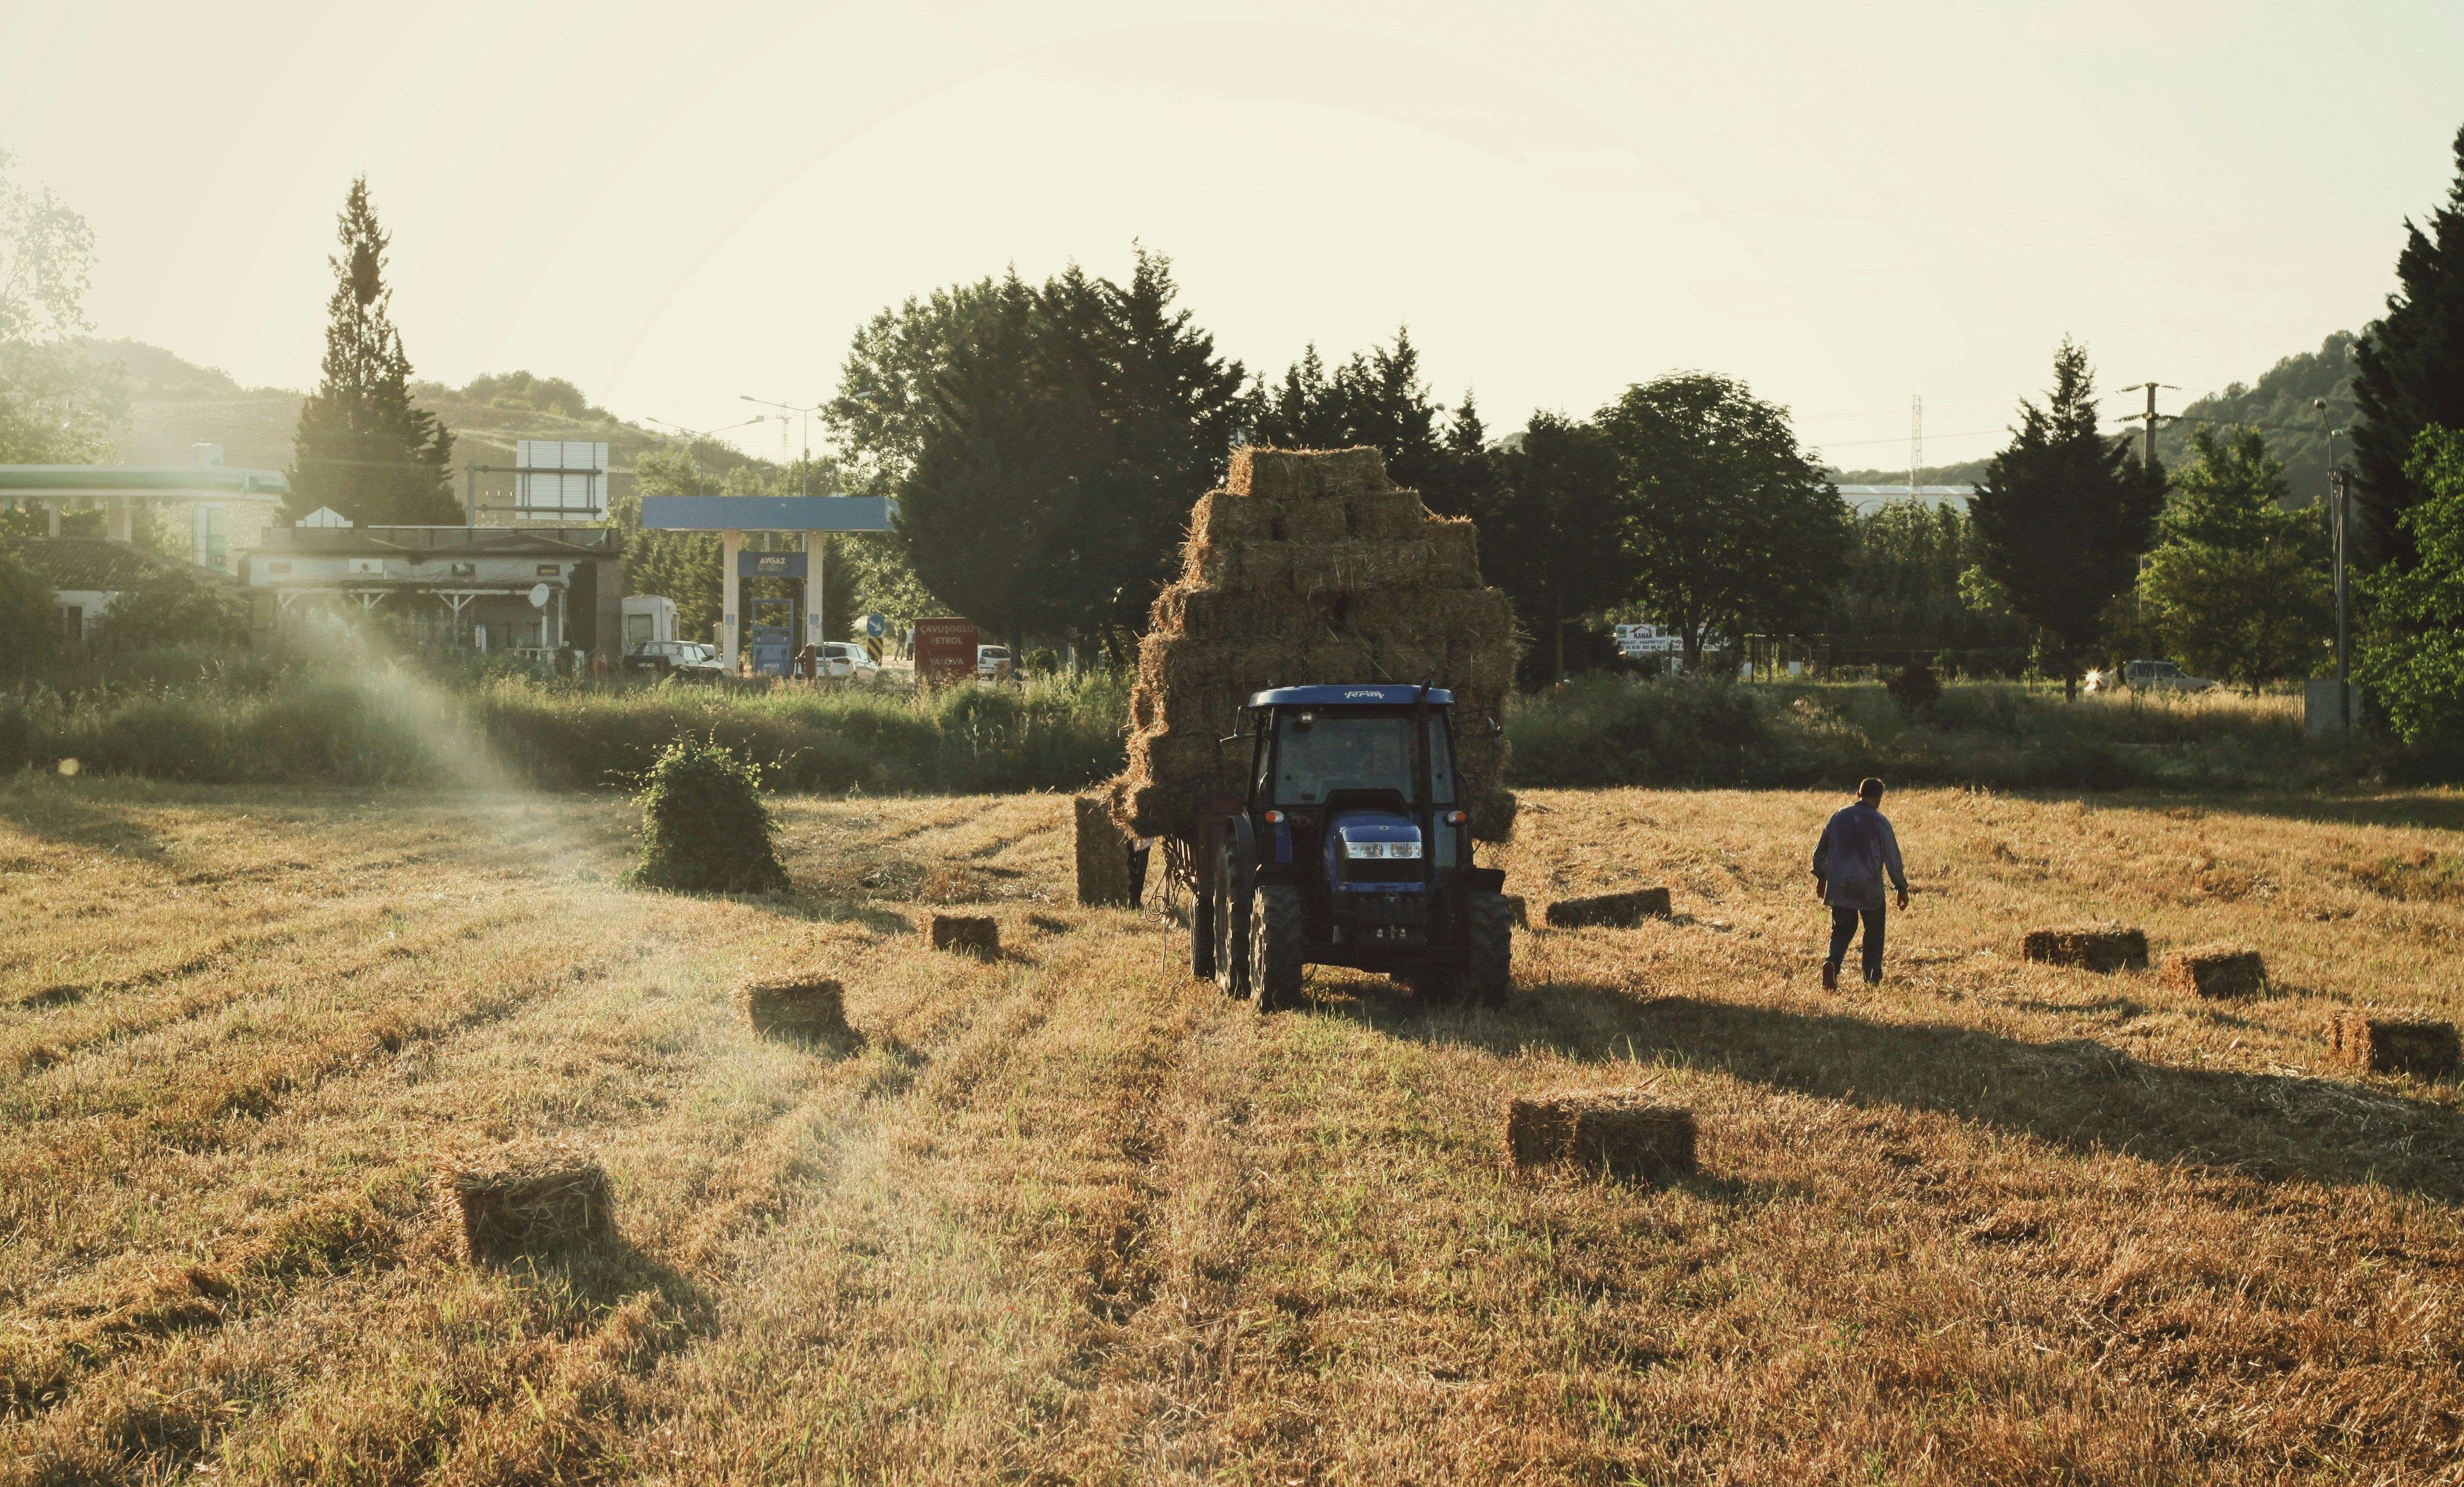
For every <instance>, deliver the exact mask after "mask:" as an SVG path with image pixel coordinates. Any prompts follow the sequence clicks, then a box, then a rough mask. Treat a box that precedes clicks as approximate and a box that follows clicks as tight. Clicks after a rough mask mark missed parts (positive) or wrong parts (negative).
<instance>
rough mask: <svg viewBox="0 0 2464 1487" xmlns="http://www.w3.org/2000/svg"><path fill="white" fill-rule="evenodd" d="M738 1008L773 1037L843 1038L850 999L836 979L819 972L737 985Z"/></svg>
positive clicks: (762, 1030) (748, 1020) (765, 1034)
mask: <svg viewBox="0 0 2464 1487" xmlns="http://www.w3.org/2000/svg"><path fill="white" fill-rule="evenodd" d="M733 1000H734V1001H735V1003H736V1010H737V1012H739V1013H742V1014H743V1015H744V1020H745V1021H747V1022H749V1023H751V1024H752V1025H753V1031H755V1032H757V1033H759V1034H762V1035H764V1036H765V1037H770V1038H802V1039H824V1038H844V1037H846V1036H847V1003H846V999H845V996H844V995H843V994H842V993H841V992H840V990H839V983H837V982H836V981H825V980H823V979H821V978H820V977H818V976H814V977H791V978H786V979H781V980H775V981H754V982H751V983H748V984H746V985H744V986H739V987H737V989H736V995H735V996H734V998H733Z"/></svg>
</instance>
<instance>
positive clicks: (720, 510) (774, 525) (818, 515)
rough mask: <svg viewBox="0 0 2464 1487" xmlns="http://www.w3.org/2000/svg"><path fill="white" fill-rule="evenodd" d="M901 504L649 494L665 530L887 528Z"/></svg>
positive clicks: (658, 526)
mask: <svg viewBox="0 0 2464 1487" xmlns="http://www.w3.org/2000/svg"><path fill="white" fill-rule="evenodd" d="M896 510H897V503H896V502H894V501H892V500H891V499H889V498H888V497H886V496H879V495H646V496H644V497H642V525H643V526H645V527H649V528H651V529H653V530H655V531H660V532H887V531H889V530H890V518H891V514H892V513H893V512H895V511H896Z"/></svg>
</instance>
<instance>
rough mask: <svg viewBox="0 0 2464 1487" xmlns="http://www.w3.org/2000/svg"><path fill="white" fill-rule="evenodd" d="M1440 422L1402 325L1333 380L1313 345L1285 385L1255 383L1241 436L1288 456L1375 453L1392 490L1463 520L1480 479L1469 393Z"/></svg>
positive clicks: (1475, 416)
mask: <svg viewBox="0 0 2464 1487" xmlns="http://www.w3.org/2000/svg"><path fill="white" fill-rule="evenodd" d="M1444 418H1445V414H1444V413H1443V411H1442V410H1441V409H1440V408H1439V406H1438V405H1437V404H1436V403H1434V402H1432V401H1431V400H1430V397H1429V384H1428V382H1427V381H1426V379H1424V378H1422V377H1421V375H1420V350H1419V347H1418V346H1415V345H1413V344H1412V332H1411V328H1410V327H1409V326H1402V327H1398V328H1397V330H1396V332H1395V341H1394V344H1393V345H1391V346H1372V347H1370V348H1369V349H1368V350H1367V351H1356V352H1353V355H1352V357H1351V359H1350V360H1349V361H1345V362H1343V363H1342V364H1341V365H1340V366H1337V367H1335V368H1334V370H1333V371H1331V372H1329V371H1328V370H1327V369H1326V364H1325V362H1324V361H1321V360H1320V359H1319V357H1318V353H1317V347H1315V346H1314V345H1312V346H1309V347H1308V348H1306V349H1305V350H1304V351H1303V352H1302V353H1301V359H1300V360H1299V361H1295V362H1293V363H1292V365H1291V368H1290V369H1289V370H1288V371H1287V372H1286V373H1285V374H1284V380H1283V381H1282V382H1280V383H1276V384H1275V385H1274V386H1272V387H1268V386H1267V385H1266V384H1265V383H1264V382H1263V381H1261V382H1260V383H1258V385H1257V386H1256V387H1254V388H1253V389H1252V390H1251V392H1250V394H1249V398H1248V407H1247V423H1248V430H1247V436H1248V438H1249V439H1250V441H1251V442H1253V443H1257V444H1272V445H1278V446H1281V447H1282V448H1288V449H1340V448H1350V447H1351V446H1353V445H1360V444H1366V445H1374V446H1375V447H1376V448H1378V449H1379V450H1381V451H1382V452H1383V453H1384V454H1385V456H1386V472H1387V474H1388V475H1390V476H1392V477H1393V478H1394V481H1395V483H1396V484H1397V485H1399V486H1408V487H1410V488H1411V489H1412V490H1415V491H1418V492H1420V494H1421V497H1422V498H1423V499H1425V500H1426V501H1427V502H1428V503H1429V505H1430V506H1431V507H1432V508H1433V509H1435V510H1437V511H1441V512H1444V513H1447V514H1452V515H1460V514H1464V513H1465V512H1466V511H1467V509H1468V508H1467V503H1468V502H1469V500H1470V499H1471V486H1472V484H1474V483H1476V482H1477V481H1478V480H1479V478H1480V468H1479V466H1480V462H1479V459H1478V458H1477V455H1478V452H1479V451H1480V449H1481V439H1482V430H1481V426H1480V414H1479V412H1478V411H1477V410H1476V409H1475V408H1474V407H1473V406H1472V400H1471V397H1470V395H1469V394H1468V393H1466V394H1465V395H1464V397H1463V407H1462V408H1461V409H1459V410H1458V411H1457V412H1456V414H1455V416H1454V418H1453V419H1452V420H1450V421H1448V422H1447V423H1446V425H1445V426H1444V427H1443V428H1441V426H1440V420H1441V419H1444ZM1466 419H1467V420H1468V423H1467V424H1466V423H1465V420H1466ZM1466 449H1468V450H1469V451H1470V452H1468V453H1467V452H1466Z"/></svg>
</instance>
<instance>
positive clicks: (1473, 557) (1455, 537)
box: [1420, 516, 1480, 589]
mask: <svg viewBox="0 0 2464 1487" xmlns="http://www.w3.org/2000/svg"><path fill="white" fill-rule="evenodd" d="M1420 531H1421V534H1422V536H1423V538H1424V539H1425V540H1426V541H1427V542H1428V544H1429V550H1430V556H1429V561H1428V568H1427V570H1426V571H1427V573H1428V579H1427V580H1426V581H1427V583H1428V585H1429V587H1431V588H1438V589H1476V588H1478V587H1480V530H1479V529H1478V528H1477V527H1474V526H1473V525H1472V521H1471V518H1470V517H1468V516H1432V517H1430V518H1429V519H1428V520H1427V521H1426V522H1423V523H1422V524H1421V527H1420Z"/></svg>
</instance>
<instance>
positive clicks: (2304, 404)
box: [1831, 331, 2357, 506]
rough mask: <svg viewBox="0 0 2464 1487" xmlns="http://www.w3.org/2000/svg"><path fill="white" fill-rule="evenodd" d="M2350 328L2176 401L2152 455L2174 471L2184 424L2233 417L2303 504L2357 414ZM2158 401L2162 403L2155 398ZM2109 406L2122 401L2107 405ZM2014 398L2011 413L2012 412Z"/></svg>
mask: <svg viewBox="0 0 2464 1487" xmlns="http://www.w3.org/2000/svg"><path fill="white" fill-rule="evenodd" d="M2353 340H2354V337H2353V333H2352V332H2350V331H2338V332H2336V333H2335V334H2334V335H2332V336H2330V337H2328V338H2327V339H2325V340H2323V341H2321V343H2320V345H2319V349H2318V350H2316V351H2304V352H2300V353H2299V354H2297V355H2294V356H2289V357H2286V358H2285V359H2284V360H2282V361H2278V362H2277V363H2276V365H2275V366H2274V367H2272V368H2270V369H2269V370H2268V371H2267V372H2266V373H2265V374H2264V375H2263V376H2261V377H2260V378H2259V380H2258V382H2257V383H2256V384H2255V385H2247V384H2244V383H2233V384H2232V385H2230V386H2228V387H2226V388H2225V390H2224V391H2222V392H2211V393H2209V394H2208V395H2207V396H2206V397H2203V398H2196V399H2193V400H2192V401H2190V402H2189V403H2187V404H2185V405H2182V411H2181V416H2180V417H2179V419H2177V420H2176V421H2175V422H2173V423H2169V424H2165V425H2163V426H2159V427H2158V429H2157V430H2156V457H2157V458H2158V459H2160V460H2162V461H2164V462H2165V466H2166V468H2167V469H2168V470H2179V469H2180V468H2181V467H2182V466H2183V464H2185V463H2186V462H2187V461H2188V460H2189V458H2190V430H2192V429H2193V428H2196V427H2198V426H2201V425H2206V426H2211V427H2219V428H2220V427H2222V426H2226V425H2233V424H2238V425H2243V426H2248V427H2253V428H2256V429H2257V430H2258V431H2259V432H2260V433H2261V434H2263V435H2265V436H2266V438H2267V450H2268V452H2269V453H2270V454H2273V455H2275V456H2276V457H2277V459H2279V460H2282V461H2283V462H2284V479H2285V483H2286V484H2287V485H2288V486H2289V487H2290V488H2291V490H2292V496H2293V504H2295V505H2296V506H2307V505H2309V504H2311V503H2312V502H2314V501H2318V500H2321V499H2323V498H2324V497H2325V494H2326V491H2327V437H2326V433H2325V429H2326V428H2327V427H2329V426H2333V427H2335V428H2339V429H2343V428H2349V427H2351V426H2352V424H2353V420H2354V418H2355V417H2356V416H2357V414H2356V412H2355V408H2354V405H2353ZM2318 398H2324V399H2325V400H2326V402H2327V410H2326V413H2325V414H2324V415H2323V416H2322V415H2321V412H2320V411H2319V410H2318V409H2317V408H2315V407H2313V406H2311V402H2312V400H2313V399H2318ZM2158 406H2159V407H2162V406H2163V404H2162V403H2159V404H2158ZM2111 408H2112V410H2113V411H2115V412H2120V411H2123V405H2122V404H2121V403H2119V402H2116V403H2114V404H2112V405H2111ZM2017 413H2018V409H2017V405H2015V404H2014V405H2013V407H2012V416H2013V418H2014V419H2015V418H2016V417H2017ZM2352 448H2353V447H2352V445H2351V444H2350V443H2349V442H2348V441H2346V440H2343V439H2339V440H2337V441H2336V452H2337V453H2338V454H2339V455H2340V456H2342V457H2343V458H2344V459H2346V460H2350V459H2351V457H2352ZM1985 463H1986V462H1985V461H1984V460H1982V459H1974V460H1969V461H1967V462H1966V463H1964V464H1958V465H1933V466H1928V467H1927V468H1925V469H1924V470H1919V471H1917V484H1919V485H1973V484H1975V483H1976V481H1977V480H1978V479H1980V478H1981V477H1982V476H1983V475H1984V473H1985ZM1831 478H1832V479H1833V480H1834V481H1836V482H1837V483H1838V484H1840V485H1843V486H1850V485H1857V486H1888V485H1902V484H1904V483H1906V481H1907V478H1908V471H1907V468H1906V467H1905V466H1902V467H1901V468H1899V469H1897V470H1835V471H1833V472H1832V476H1831Z"/></svg>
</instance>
